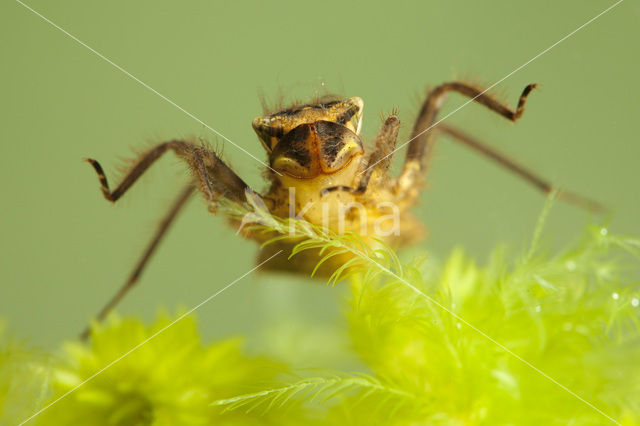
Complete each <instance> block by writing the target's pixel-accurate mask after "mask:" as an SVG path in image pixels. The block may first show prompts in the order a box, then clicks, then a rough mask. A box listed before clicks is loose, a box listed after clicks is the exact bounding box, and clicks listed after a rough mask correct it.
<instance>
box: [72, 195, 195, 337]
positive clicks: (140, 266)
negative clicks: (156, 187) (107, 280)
mask: <svg viewBox="0 0 640 426" xmlns="http://www.w3.org/2000/svg"><path fill="white" fill-rule="evenodd" d="M194 190H195V187H194V185H193V184H189V186H187V187H186V188H185V189H184V190H182V192H181V193H180V195H179V196H178V198H176V200H175V201H174V203H173V204H172V206H171V209H170V210H169V211H168V213H167V215H166V216H165V217H164V218H162V222H160V226H159V227H158V229H157V230H156V233H155V234H154V236H153V238H152V239H151V241H150V242H149V245H148V246H147V248H146V249H145V251H144V253H143V254H142V256H141V257H140V259H138V262H137V263H136V266H135V268H133V271H131V274H130V275H129V278H127V281H125V283H124V285H123V286H122V287H120V289H119V290H118V292H117V293H116V294H115V295H113V297H112V298H111V300H109V302H108V303H107V304H106V305H104V307H103V308H102V310H101V311H100V313H99V314H98V315H97V316H96V320H98V321H100V322H102V321H103V320H104V319H105V317H106V316H107V315H108V314H109V312H111V311H112V310H113V308H115V307H116V306H117V305H118V303H120V301H121V300H122V299H123V298H124V296H125V295H126V294H127V293H128V292H129V290H131V288H133V286H134V285H135V284H136V283H137V282H138V279H139V278H140V275H142V271H143V270H144V268H145V266H147V263H148V262H149V260H150V259H151V256H153V254H154V252H155V251H156V249H157V248H158V245H159V244H160V241H162V238H163V237H164V236H165V234H166V232H167V230H168V229H169V227H170V226H171V224H172V223H173V221H174V220H175V219H176V217H177V216H178V213H179V212H180V210H182V208H183V207H184V206H185V205H186V204H187V201H188V200H189V197H190V196H191V194H193V191H194ZM90 331H91V329H90V328H89V327H87V328H86V329H85V330H84V331H83V332H82V334H81V335H80V336H81V338H82V339H86V338H87V337H89V333H90Z"/></svg>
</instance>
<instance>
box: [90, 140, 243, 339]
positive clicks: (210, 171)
mask: <svg viewBox="0 0 640 426" xmlns="http://www.w3.org/2000/svg"><path fill="white" fill-rule="evenodd" d="M167 151H174V152H175V154H176V155H177V156H178V157H179V158H181V159H182V160H184V161H185V162H186V163H187V165H188V166H189V168H190V169H191V171H192V173H193V177H194V182H192V183H190V184H189V185H188V186H187V187H186V188H185V189H184V190H183V191H182V192H181V193H180V195H179V196H178V198H176V200H175V202H174V203H173V205H172V206H171V208H170V210H169V211H168V213H167V214H166V216H165V217H164V218H163V220H162V222H161V224H160V227H159V228H158V230H157V231H156V233H155V235H154V237H153V238H152V240H151V241H150V243H149V245H148V246H147V248H146V249H145V251H144V252H143V255H142V256H141V257H140V259H139V261H138V263H137V264H136V267H135V268H134V270H133V271H132V273H131V275H130V276H129V278H128V279H127V280H126V281H125V283H124V285H123V286H122V287H121V288H120V289H119V290H118V292H117V293H116V294H115V295H114V296H113V298H112V299H111V300H110V301H109V302H108V303H107V304H106V305H105V306H104V308H103V309H102V310H101V311H100V313H99V314H98V316H97V319H98V320H99V321H101V320H103V319H104V317H105V316H106V315H107V314H108V313H109V312H110V311H111V310H112V309H113V308H114V307H115V306H116V305H117V304H118V303H119V302H120V301H121V300H122V298H123V297H124V296H125V295H126V294H127V293H128V292H129V291H130V290H131V288H132V287H133V286H134V285H135V284H136V282H138V279H139V278H140V275H141V274H142V272H143V270H144V268H145V266H146V265H147V263H148V262H149V260H150V258H151V257H152V255H153V253H154V252H155V250H156V248H157V247H158V245H159V244H160V242H161V240H162V238H163V237H164V236H165V234H166V232H167V230H168V229H169V227H170V226H171V224H172V223H173V221H174V220H175V218H176V216H177V215H178V213H179V212H180V210H181V209H182V207H184V205H185V204H186V202H187V200H188V199H189V197H190V195H191V194H192V193H193V191H194V190H195V188H196V187H197V188H198V189H199V190H200V192H201V193H202V195H203V196H204V198H205V199H206V200H207V202H208V204H209V209H210V210H211V211H214V210H215V205H216V202H217V200H218V199H220V197H224V198H226V199H229V200H231V201H235V202H244V201H246V196H245V191H246V189H248V185H247V184H246V183H244V181H243V180H242V179H241V178H240V177H239V176H238V175H237V174H236V173H235V172H234V171H233V170H231V168H230V167H229V166H227V165H226V164H225V163H224V162H223V161H222V160H220V158H219V157H218V156H217V155H216V154H215V153H214V152H213V151H211V150H209V149H207V148H205V147H202V146H198V145H195V144H192V143H189V142H185V141H180V140H173V141H169V142H164V143H161V144H158V145H157V146H155V147H154V148H152V149H151V150H149V151H148V152H147V153H146V154H144V155H142V157H141V158H140V160H139V161H138V162H137V163H136V164H135V165H134V166H133V167H132V168H131V170H130V171H129V172H128V173H127V174H126V175H125V177H124V178H123V179H122V181H121V182H120V183H119V184H118V185H117V186H116V189H114V190H113V191H111V190H110V188H109V184H108V181H107V178H106V176H105V174H104V171H103V169H102V166H101V165H100V163H98V162H97V161H96V160H93V159H86V161H87V162H88V163H90V164H91V165H92V166H93V168H94V170H95V171H96V173H97V174H98V179H99V181H100V187H101V191H102V194H103V195H104V197H105V198H106V199H107V200H109V201H111V202H115V201H117V200H118V199H119V198H120V197H122V196H123V195H124V194H125V193H126V192H127V190H128V189H129V188H131V186H132V185H133V184H134V183H135V182H136V181H137V180H138V179H139V178H140V176H142V175H143V174H144V172H145V171H147V169H148V168H149V167H150V166H151V165H152V164H153V163H154V162H155V161H156V160H158V159H159V158H160V157H161V156H162V155H163V154H164V153H165V152H167ZM88 332H89V330H88V329H87V330H85V331H84V333H83V334H82V336H83V338H86V337H87V335H88Z"/></svg>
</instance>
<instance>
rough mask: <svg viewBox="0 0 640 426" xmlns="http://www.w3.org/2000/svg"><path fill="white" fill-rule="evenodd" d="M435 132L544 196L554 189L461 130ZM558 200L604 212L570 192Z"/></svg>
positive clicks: (439, 128) (447, 128)
mask: <svg viewBox="0 0 640 426" xmlns="http://www.w3.org/2000/svg"><path fill="white" fill-rule="evenodd" d="M435 131H436V132H437V133H444V134H446V135H448V136H451V137H452V138H453V140H455V141H456V142H459V143H461V144H463V145H465V146H467V147H469V148H471V149H473V150H475V151H476V152H479V153H481V154H482V155H484V156H486V157H488V158H490V159H491V160H493V161H495V162H496V163H498V164H499V165H501V166H502V167H504V168H506V169H508V170H510V171H512V172H513V173H515V174H516V175H518V176H520V177H521V178H522V179H524V180H526V181H527V182H529V183H530V184H531V185H533V186H535V187H536V188H538V189H539V190H540V191H542V192H544V193H546V194H548V193H550V192H551V191H553V189H554V187H553V185H552V184H551V183H550V182H549V181H547V180H545V179H543V178H542V177H540V176H539V175H537V174H536V173H534V172H532V171H531V170H529V169H527V168H526V167H524V166H522V165H520V164H518V163H516V162H515V161H513V160H511V159H510V158H508V157H507V156H506V155H504V154H502V153H501V152H499V151H497V150H496V149H494V148H492V147H490V146H489V145H487V144H485V143H483V142H480V141H478V140H477V139H475V138H473V137H472V136H470V135H468V134H466V133H464V132H462V131H461V130H458V129H456V128H454V127H451V126H448V125H445V124H438V126H436V128H435ZM558 198H559V199H561V200H563V201H566V202H569V203H572V204H575V205H578V206H580V207H583V208H586V209H588V210H591V211H594V212H603V211H604V210H605V208H604V206H603V205H602V204H600V203H598V202H597V201H594V200H590V199H589V198H587V197H583V196H582V195H579V194H576V193H573V192H570V191H564V190H561V191H560V192H559V193H558Z"/></svg>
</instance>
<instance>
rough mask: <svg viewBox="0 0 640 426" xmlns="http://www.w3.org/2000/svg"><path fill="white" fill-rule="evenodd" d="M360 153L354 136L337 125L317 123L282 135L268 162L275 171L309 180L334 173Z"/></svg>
mask: <svg viewBox="0 0 640 426" xmlns="http://www.w3.org/2000/svg"><path fill="white" fill-rule="evenodd" d="M363 153H364V149H363V147H362V142H361V141H360V137H359V136H358V135H357V134H355V133H354V132H352V131H351V130H349V129H348V128H347V127H346V126H343V125H341V124H338V123H334V122H331V121H322V120H321V121H317V122H316V123H313V124H309V123H307V124H301V125H299V126H298V127H296V128H295V129H293V130H291V131H290V132H289V133H287V134H286V135H284V136H283V137H282V140H281V141H280V142H279V143H278V144H277V145H276V146H275V148H274V150H273V151H272V152H271V154H270V155H269V159H270V162H271V167H272V168H274V169H275V170H277V171H279V172H282V173H285V174H287V175H289V176H292V177H296V178H301V179H309V178H313V177H316V176H318V175H320V174H332V173H335V172H337V171H339V170H341V169H343V168H344V167H346V166H347V165H348V164H349V163H350V162H351V160H352V159H353V158H355V157H357V156H358V155H362V154H363Z"/></svg>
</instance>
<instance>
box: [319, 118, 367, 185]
mask: <svg viewBox="0 0 640 426" xmlns="http://www.w3.org/2000/svg"><path fill="white" fill-rule="evenodd" d="M315 130H316V137H317V139H318V148H319V149H318V154H319V157H320V163H321V166H322V171H323V172H324V173H335V172H337V171H338V170H341V169H343V168H344V167H346V166H347V165H348V164H349V163H350V162H351V160H352V159H353V158H354V157H356V156H358V155H362V154H364V148H363V147H362V141H361V140H360V137H359V136H358V135H357V134H356V133H355V132H353V131H352V130H350V129H349V128H347V127H346V126H342V125H340V124H337V123H333V122H331V121H318V122H317V123H315Z"/></svg>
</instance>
